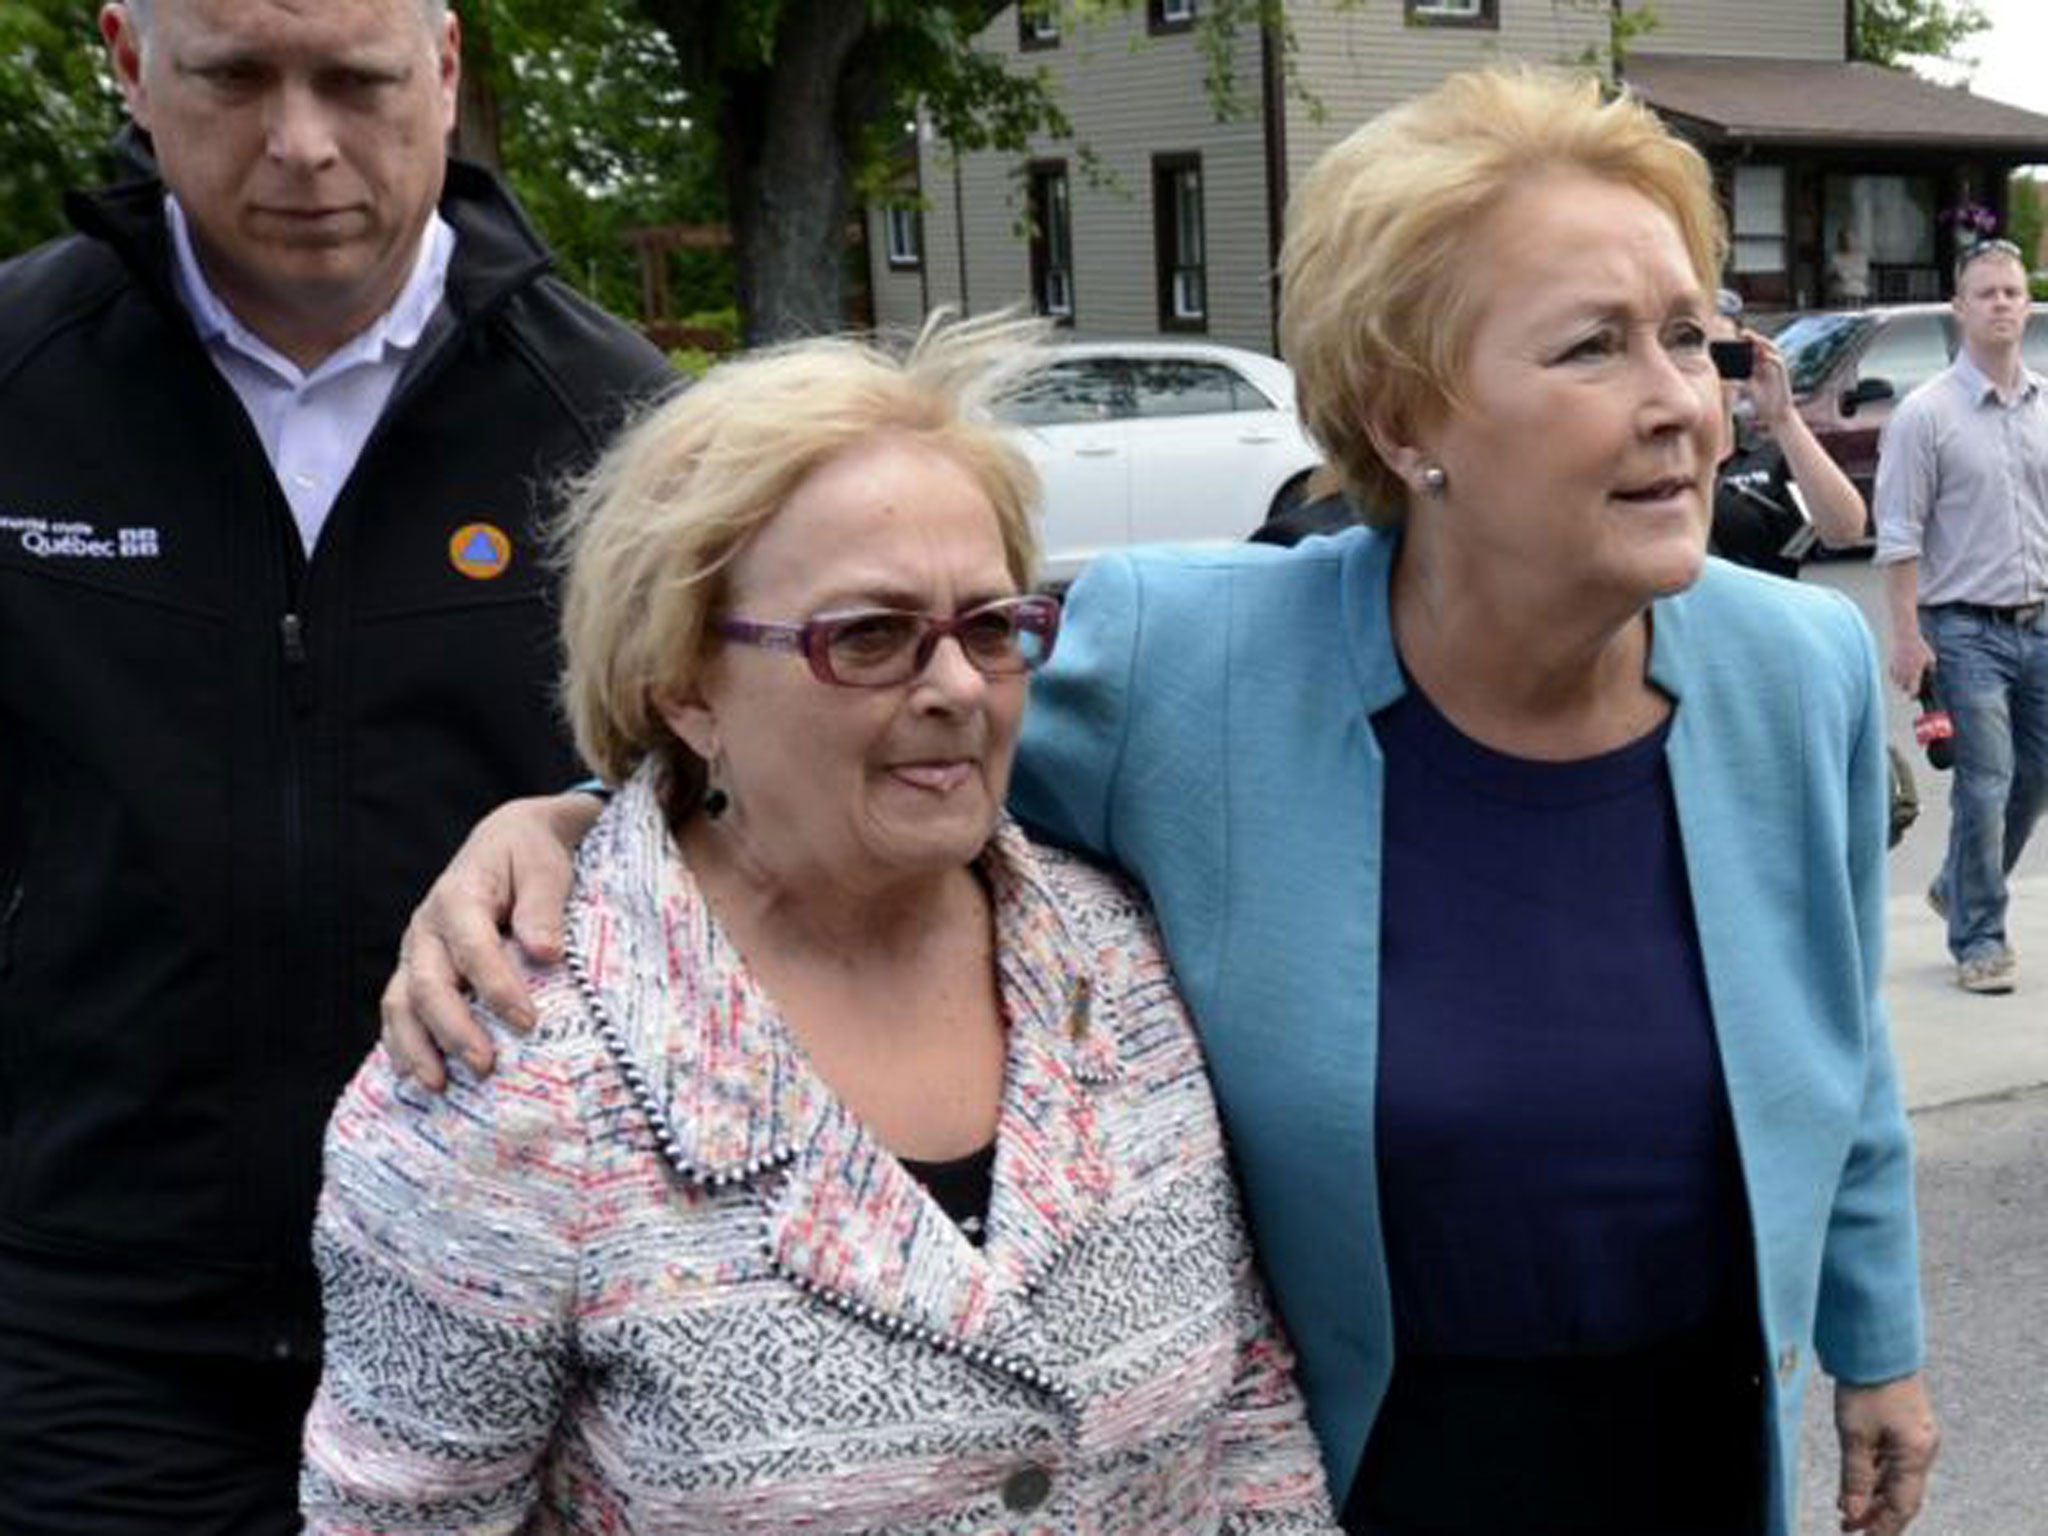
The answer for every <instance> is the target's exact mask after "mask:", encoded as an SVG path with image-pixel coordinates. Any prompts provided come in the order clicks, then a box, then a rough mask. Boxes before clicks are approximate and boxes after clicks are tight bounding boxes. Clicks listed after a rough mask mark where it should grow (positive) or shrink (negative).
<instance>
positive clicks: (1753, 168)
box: [1729, 165, 1785, 293]
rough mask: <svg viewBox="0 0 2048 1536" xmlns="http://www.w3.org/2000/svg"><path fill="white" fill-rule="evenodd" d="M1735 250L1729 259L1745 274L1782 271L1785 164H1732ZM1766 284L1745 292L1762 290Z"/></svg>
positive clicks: (1746, 288) (1781, 274) (1780, 273)
mask: <svg viewBox="0 0 2048 1536" xmlns="http://www.w3.org/2000/svg"><path fill="white" fill-rule="evenodd" d="M1734 192H1735V219H1734V224H1735V230H1734V235H1735V239H1734V247H1735V248H1734V250H1733V251H1732V252H1731V253H1730V257H1729V262H1730V265H1731V266H1732V267H1733V268H1734V270H1735V271H1736V272H1738V273H1740V274H1741V275H1743V276H1744V277H1776V278H1778V279H1780V280H1781V281H1782V279H1783V278H1784V275H1785V167H1783V166H1782V165H1738V166H1737V167H1736V168H1735V187H1734ZM1768 286H1769V285H1761V286H1759V287H1755V288H1752V287H1751V286H1750V285H1748V284H1745V285H1744V291H1745V292H1751V293H1760V292H1764V291H1765V290H1766V288H1767V287H1768Z"/></svg>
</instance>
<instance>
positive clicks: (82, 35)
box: [0, 0, 120, 257]
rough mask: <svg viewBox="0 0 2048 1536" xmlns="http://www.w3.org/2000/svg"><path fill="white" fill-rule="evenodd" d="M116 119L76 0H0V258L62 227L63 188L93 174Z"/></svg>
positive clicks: (99, 170)
mask: <svg viewBox="0 0 2048 1536" xmlns="http://www.w3.org/2000/svg"><path fill="white" fill-rule="evenodd" d="M119 121H120V107H119V98H118V97H117V96H116V94H115V92H114V88H113V82H112V81H111V80H110V79H108V78H107V76H106V75H105V73H104V71H103V69H102V66H101V64H100V47H99V39H98V37H97V36H96V35H95V34H94V32H93V30H92V27H91V25H90V13H89V12H88V11H87V10H86V9H85V8H84V7H82V6H80V5H78V4H77V3H76V0H5V3H4V4H0V257H4V256H8V255H11V254H13V253H14V252H17V251H23V250H27V249H28V248H29V247H30V246H33V245H38V244H41V243H42V242H43V241H45V240H47V239H50V238H51V237H52V236H54V235H57V234H60V233H62V232H63V229H64V192H65V190H66V189H67V188H69V187H72V186H77V185H80V184H84V183H90V182H93V181H96V180H98V179H99V178H100V176H101V175H102V174H103V171H104V166H103V165H102V163H101V156H102V154H103V152H104V149H105V146H106V144H107V141H108V140H109V139H110V138H111V137H112V135H113V132H114V129H115V127H116V125H117V124H118V123H119Z"/></svg>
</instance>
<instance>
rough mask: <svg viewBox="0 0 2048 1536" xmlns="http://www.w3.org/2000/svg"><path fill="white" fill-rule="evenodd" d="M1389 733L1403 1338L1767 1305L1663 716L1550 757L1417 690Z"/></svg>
mask: <svg viewBox="0 0 2048 1536" xmlns="http://www.w3.org/2000/svg"><path fill="white" fill-rule="evenodd" d="M1374 726H1375V728H1376V730H1377V732H1378V735H1379V740H1380V744H1381V747H1382V749H1383V750H1384V752H1385V755H1386V765H1387V766H1386V822H1385V825H1386V840H1385V868H1384V885H1383V902H1384V905H1383V907H1382V926H1381V943H1382V946H1383V948H1382V955H1381V963H1380V1036H1379V1052H1380V1065H1379V1089H1378V1094H1379V1105H1378V1107H1379V1121H1378V1137H1379V1177H1380V1209H1381V1212H1382V1217H1383V1221H1384V1224H1385V1238H1386V1252H1387V1261H1388V1267H1389V1272H1390V1279H1391V1282H1392V1288H1393V1303H1394V1325H1395V1336H1396V1345H1397V1350H1396V1353H1397V1355H1399V1354H1403V1353H1405V1354H1408V1355H1411V1356H1415V1355H1427V1356H1457V1357H1471V1356H1484V1357H1491V1358H1507V1359H1530V1358H1543V1357H1554V1356H1559V1355H1584V1354H1606V1353H1611V1352H1615V1351H1620V1350H1628V1349H1636V1348H1640V1347H1641V1346H1643V1345H1645V1344H1647V1343H1650V1342H1653V1341H1656V1340H1660V1339H1665V1338H1669V1337H1670V1336H1672V1335H1674V1334H1677V1333H1680V1332H1683V1331H1685V1330H1688V1329H1693V1328H1697V1327H1699V1326H1701V1325H1702V1324H1704V1323H1705V1322H1707V1321H1708V1320H1709V1319H1710V1318H1712V1317H1714V1316H1716V1315H1725V1314H1726V1313H1727V1312H1728V1311H1729V1310H1730V1309H1731V1308H1732V1309H1745V1308H1750V1307H1753V1305H1754V1303H1753V1301H1752V1300H1751V1299H1750V1297H1749V1295H1748V1292H1749V1291H1750V1290H1751V1289H1752V1282H1751V1276H1752V1273H1753V1266H1752V1264H1751V1262H1750V1252H1749V1236H1748V1223H1747V1220H1746V1217H1745V1213H1744V1203H1743V1196H1742V1192H1741V1174H1740V1168H1739V1164H1738V1161H1737V1156H1736V1151H1735V1141H1734V1133H1733V1129H1732V1125H1731V1121H1730V1117H1729V1111H1728V1103H1727V1093H1726V1090H1725V1087H1724V1084H1723V1082H1722V1077H1721V1068H1720V1058H1719V1053H1718V1050H1717V1048H1716V1045H1715V1039H1714V1031H1713V1019H1712V1016H1711V1014H1710V1012H1709V1009H1708V1005H1707V996H1706V983H1705V979H1704V975H1703V972H1702V970H1701V965H1700V956H1699V944H1698V939H1697V934H1696V930H1695V927H1694V922H1693V911H1692V901H1691V897H1690V894H1689V892H1688V889H1687V884H1686V871H1685V859H1684V851H1683V849H1682V847H1681V845H1680V842H1679V833H1678V820H1677V814H1676V809H1675V807H1674V804H1673V800H1672V793H1671V781H1670V776H1669V774H1668V772H1667V771H1666V768H1665V762H1664V739H1665V736H1666V735H1667V734H1668V730H1669V727H1668V725H1667V726H1663V727H1659V728H1658V729H1657V730H1655V731H1653V732H1652V733H1651V734H1650V735H1648V736H1646V737H1644V738H1642V739H1641V740H1639V741H1637V742H1634V743H1632V744H1630V745H1628V746H1625V747H1622V748H1620V749H1619V750H1617V751H1614V752H1610V753H1606V754H1603V755H1601V756H1598V757H1593V758H1587V759H1582V760H1580V761H1577V762H1568V763H1547V762H1533V761H1528V760H1524V759H1520V758H1514V757H1508V756H1505V755H1503V754H1501V753H1499V752H1495V751H1492V750H1490V749H1489V748H1487V747H1484V746H1482V745H1480V744H1479V743H1477V742H1475V741H1472V740H1470V739H1469V738H1467V737H1466V736H1464V735H1463V734H1461V733H1460V732H1459V731H1458V730H1457V728H1456V727H1455V726H1453V725H1452V724H1451V723H1450V722H1449V721H1447V720H1446V719H1445V718H1444V717H1443V716H1442V715H1441V714H1440V713H1439V712H1438V711H1437V709H1436V708H1435V706H1434V705H1432V704H1431V703H1430V702H1429V700H1428V699H1427V698H1425V697H1424V696H1423V694H1422V692H1421V691H1420V690H1419V689H1415V688H1413V687H1411V688H1410V690H1409V692H1408V693H1407V694H1406V695H1405V696H1404V697H1403V698H1402V699H1400V700H1399V701H1398V702H1396V703H1395V704H1393V705H1391V706H1390V707H1388V708H1387V709H1385V710H1382V711H1381V712H1380V713H1379V714H1378V715H1376V716H1375V717H1374ZM1751 1315H1753V1313H1752V1314H1751Z"/></svg>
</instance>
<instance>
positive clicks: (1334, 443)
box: [1280, 67, 1728, 524]
mask: <svg viewBox="0 0 2048 1536" xmlns="http://www.w3.org/2000/svg"><path fill="white" fill-rule="evenodd" d="M1552 170H1569V171H1580V172H1584V173H1587V174H1589V175H1592V176H1597V177H1600V178H1603V179H1605V180H1608V181H1613V182H1618V183H1620V184H1621V185H1623V186H1626V187H1629V188H1632V189H1633V190H1635V191H1637V192H1640V193H1641V194H1642V195H1643V196H1645V197H1647V198H1648V199H1649V200H1650V201H1651V202H1653V203H1655V204H1656V205H1657V206H1658V207H1660V208H1662V209H1663V210H1664V211H1665V212H1667V213H1668V214H1670V215H1671V218H1672V221H1673V222H1674V223H1675V224H1677V226H1678V232H1679V235H1680V237H1681V238H1682V239H1683V241H1684V243H1685V248H1686V251H1687V253H1688V254H1689V255H1690V256H1691V258H1692V264H1693V268H1694V270H1695V271H1696V272H1697V273H1698V275H1699V279H1700V283H1701V285H1702V286H1703V287H1706V288H1712V287H1713V285H1714V282H1715V278H1716V274H1717V273H1719V271H1720V270H1721V263H1722V258H1723V255H1724V254H1725V252H1726V249H1727V240H1728V236H1727V227H1726V223H1725V221H1724V220H1723V218H1722V215H1721V210H1720V205H1719V203H1718V202H1717V201H1716V200H1715V197H1714V186H1713V179H1712V177H1711V175H1710V174H1709V172H1708V170H1707V165H1706V162H1705V161H1704V160H1703V159H1701V158H1700V155H1699V153H1698V152H1697V151H1696V150H1694V149H1693V148H1692V147H1691V146H1690V145H1688V144H1686V143H1685V142H1684V141H1683V140H1681V139H1679V138H1677V137H1676V136H1674V135H1673V134H1672V133H1671V132H1670V131H1669V130H1668V129H1667V128H1665V127H1664V125H1663V124H1662V123H1661V122H1660V121H1659V120H1658V119H1657V117H1656V116H1655V114H1653V113H1652V112H1651V111H1650V109H1649V108H1648V107H1646V106H1644V105H1643V104H1642V103H1641V102H1639V101H1637V100H1635V99H1634V98H1633V97H1630V96H1627V95H1623V96H1619V97H1613V98H1607V97H1604V96H1603V93H1602V88H1601V85H1600V82H1599V81H1598V80H1596V79H1594V78H1593V77H1592V76H1590V75H1569V74H1561V73H1555V72H1549V71H1541V70H1536V69H1532V68H1526V67H1524V68H1508V67H1502V68H1494V69H1483V70H1475V71H1472V72H1470V73H1466V74H1459V75H1453V76H1451V78H1450V79H1448V80H1446V81H1445V82H1444V83H1443V84H1442V85H1440V86H1438V87H1437V88H1436V89H1435V90H1433V91H1431V92H1430V93H1429V94H1428V95H1426V96H1421V97H1418V98H1416V99H1415V100H1413V101H1410V102H1406V103H1404V104H1403V105H1401V106H1398V107H1395V108H1393V109H1392V110H1391V111H1389V112H1386V113H1383V114H1382V115H1380V116H1379V117H1376V118H1374V119H1373V120H1372V121H1371V122H1369V123H1367V124H1366V125H1365V126H1364V127H1363V128H1360V129H1359V130H1358V131H1357V132H1356V133H1353V134H1352V135H1351V136H1350V137H1349V138H1346V139H1345V140H1344V141H1343V142H1341V143H1339V144H1337V145H1336V146H1335V147H1333V148H1332V149H1330V150H1329V151H1328V152H1327V153H1326V154H1324V155H1323V157H1322V158H1321V159H1320V160H1318V161H1317V162H1316V164H1315V166H1314V168H1313V169H1312V170H1311V171H1310V172H1309V174H1308V176H1307V178H1306V179H1305V180H1304V181H1303V182H1302V185H1301V189H1300V191H1299V192H1298V193H1297V194H1296V195H1295V198H1294V200H1293V203H1292V206H1291V207H1290V208H1289V210H1288V221H1287V222H1288V228H1287V238H1286V241H1285V243H1284V245H1283V247H1282V250H1281V254H1280V314H1281V320H1280V350H1281V355H1282V356H1283V357H1285V358H1286V359H1287V361H1288V363H1289V364H1290V365H1292V367H1293V369H1294V372H1295V377H1296V381H1297V395H1298V398H1299V400H1300V405H1301V415H1302V420H1303V421H1304V422H1305V423H1306V425H1307V427H1308V429H1309V432H1310V433H1311V434H1312V435H1313V436H1314V437H1315V438H1316V440H1317V441H1318V442H1319V443H1321V444H1322V446H1323V449H1324V451H1325V452H1327V453H1328V454H1329V455H1330V458H1331V460H1332V461H1333V462H1334V463H1335V464H1336V466H1337V468H1338V470H1339V471H1340V473H1342V475H1343V476H1344V479H1345V482H1346V484H1347V486H1348V487H1349V489H1350V490H1351V492H1352V494H1353V497H1354V499H1355V500H1356V501H1357V502H1358V504H1359V506H1360V507H1361V508H1363V509H1364V510H1365V511H1366V513H1367V515H1368V518H1369V520H1370V521H1373V522H1376V523H1381V524H1386V523H1390V522H1393V521H1395V520H1397V519H1398V516H1399V514H1400V511H1401V508H1402V505H1403V498H1404V496H1405V493H1406V487H1405V486H1404V484H1403V483H1402V481H1401V480H1400V478H1399V477H1398V476H1397V475H1395V473H1394V472H1393V470H1392V469H1391V468H1389V467H1388V465H1387V464H1386V463H1385V462H1384V461H1382V460H1381V458H1380V456H1379V454H1378V452H1377V451H1376V450H1375V449H1374V447H1373V444H1372V439H1371V437H1370V435H1369V433H1368V431H1367V422H1368V420H1369V419H1377V420H1379V421H1380V422H1382V423H1384V424H1386V425H1388V426H1389V427H1391V428H1393V429H1395V430H1399V431H1402V432H1406V431H1409V430H1412V429H1413V428H1415V427H1417V426H1421V425H1426V424H1428V423H1430V422H1433V421H1436V420H1440V419H1441V417H1442V415H1443V414H1444V413H1445V412H1447V411H1449V410H1452V409H1454V408H1455V407H1456V406H1457V404H1458V402H1459V398H1460V396H1459V386H1460V383H1461V381H1462V379H1463V376H1464V368H1465V360H1466V353H1467V351H1468V349H1469V347H1470V345H1471V341H1472V335H1473V332H1474V331H1475V329H1476V328H1477V325H1478V321H1479V316H1480V313H1481V311H1482V309H1483V307H1484V304H1485V301H1486V299H1487V297H1488V290H1487V288H1486V286H1485V284H1484V283H1483V281H1480V280H1478V279H1479V278H1480V277H1481V276H1482V274H1478V273H1475V272H1474V270H1473V263H1472V261H1471V259H1470V255H1471V250H1472V244H1473V241H1474V239H1475V237H1476V236H1477V235H1478V233H1479V229H1480V226H1481V225H1482V223H1483V222H1484V220H1485V219H1486V217H1487V215H1488V214H1489V213H1490V212H1491V211H1492V210H1493V209H1494V208H1495V207H1496V206H1498V205H1499V204H1500V203H1501V202H1502V201H1503V200H1504V199H1505V198H1507V197H1508V196H1509V194H1511V193H1512V192H1514V191H1515V190H1516V189H1517V188H1518V187H1521V186H1523V185H1525V184H1527V183H1528V182H1529V181H1530V180H1531V179H1532V178H1534V177H1537V176H1540V175H1542V174H1543V173H1545V172H1546V171H1552Z"/></svg>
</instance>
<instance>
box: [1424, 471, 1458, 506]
mask: <svg viewBox="0 0 2048 1536" xmlns="http://www.w3.org/2000/svg"><path fill="white" fill-rule="evenodd" d="M1450 483H1451V477H1450V476H1449V475H1447V474H1445V473H1444V467H1443V465H1441V464H1425V465H1424V466H1423V467H1422V489H1423V492H1424V493H1425V494H1426V495H1428V496H1429V497H1431V498H1432V499H1439V498H1441V497H1442V496H1443V493H1444V489H1445V488H1446V487H1447V486H1449V485H1450Z"/></svg>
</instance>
